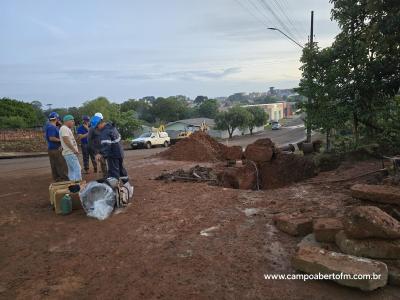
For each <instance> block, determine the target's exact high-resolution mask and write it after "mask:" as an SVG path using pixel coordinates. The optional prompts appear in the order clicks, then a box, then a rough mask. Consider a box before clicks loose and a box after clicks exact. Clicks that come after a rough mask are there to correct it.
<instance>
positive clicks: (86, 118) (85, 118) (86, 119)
mask: <svg viewBox="0 0 400 300" xmlns="http://www.w3.org/2000/svg"><path fill="white" fill-rule="evenodd" d="M82 120H83V121H90V118H89V116H82Z"/></svg>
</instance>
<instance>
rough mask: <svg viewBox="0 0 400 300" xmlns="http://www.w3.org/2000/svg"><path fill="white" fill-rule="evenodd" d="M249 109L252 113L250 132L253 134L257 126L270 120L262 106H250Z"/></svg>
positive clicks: (249, 125)
mask: <svg viewBox="0 0 400 300" xmlns="http://www.w3.org/2000/svg"><path fill="white" fill-rule="evenodd" d="M246 109H247V111H248V112H249V113H250V114H251V115H252V118H251V119H250V121H249V124H248V127H249V130H250V134H253V129H254V127H256V126H264V125H265V124H266V123H267V121H268V114H267V113H266V112H265V110H263V109H262V108H261V107H257V106H250V107H247V108H246Z"/></svg>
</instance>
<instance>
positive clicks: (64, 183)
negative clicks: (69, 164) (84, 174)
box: [49, 181, 74, 205]
mask: <svg viewBox="0 0 400 300" xmlns="http://www.w3.org/2000/svg"><path fill="white" fill-rule="evenodd" d="M72 184H74V183H73V182H72V181H61V182H55V183H52V184H50V186H49V196H50V204H51V205H54V193H55V192H56V191H57V190H62V189H68V187H69V186H70V185H72Z"/></svg>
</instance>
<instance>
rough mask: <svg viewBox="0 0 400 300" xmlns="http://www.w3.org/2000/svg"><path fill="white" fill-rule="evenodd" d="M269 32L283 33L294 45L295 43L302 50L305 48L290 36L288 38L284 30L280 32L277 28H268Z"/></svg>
mask: <svg viewBox="0 0 400 300" xmlns="http://www.w3.org/2000/svg"><path fill="white" fill-rule="evenodd" d="M268 29H269V30H274V31H279V32H280V33H282V34H283V35H284V36H286V37H287V38H288V39H289V40H291V41H292V42H293V43H295V44H296V45H297V46H299V47H300V48H302V49H304V46H302V45H300V44H299V43H298V42H296V41H295V40H294V39H292V38H291V37H290V36H288V35H287V34H286V33H284V32H283V31H282V30H280V29H279V28H275V27H268Z"/></svg>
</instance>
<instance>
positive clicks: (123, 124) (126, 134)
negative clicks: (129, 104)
mask: <svg viewBox="0 0 400 300" xmlns="http://www.w3.org/2000/svg"><path fill="white" fill-rule="evenodd" d="M135 115H136V113H135V112H134V111H133V110H129V111H126V112H122V113H121V114H120V115H119V116H118V118H117V119H116V120H115V124H116V126H117V127H118V130H119V133H120V134H121V137H122V139H128V138H131V137H132V136H133V132H134V131H135V130H136V129H138V128H139V127H140V125H141V122H140V121H139V120H138V119H136V117H135Z"/></svg>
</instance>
